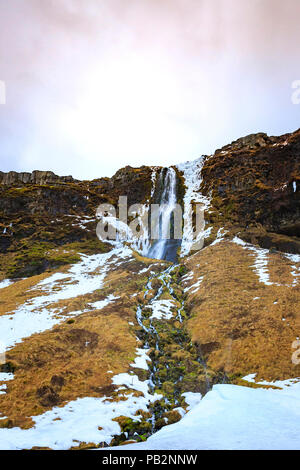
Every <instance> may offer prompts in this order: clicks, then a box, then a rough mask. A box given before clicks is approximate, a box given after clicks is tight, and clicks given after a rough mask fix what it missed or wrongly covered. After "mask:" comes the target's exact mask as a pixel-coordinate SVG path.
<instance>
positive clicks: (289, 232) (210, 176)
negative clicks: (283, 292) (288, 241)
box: [201, 130, 300, 252]
mask: <svg viewBox="0 0 300 470" xmlns="http://www.w3.org/2000/svg"><path fill="white" fill-rule="evenodd" d="M202 178H203V184H202V188H201V189H202V192H203V193H204V194H205V195H210V196H211V210H210V212H209V213H208V214H207V215H206V220H207V222H208V223H211V224H214V225H219V226H221V225H223V226H224V225H226V224H233V225H235V226H238V227H241V228H242V229H243V231H245V229H248V228H250V227H252V228H256V229H257V228H258V227H260V228H262V230H263V232H262V233H264V232H268V233H276V234H282V235H285V236H289V237H296V238H298V237H299V236H300V222H299V220H300V190H299V189H300V130H298V131H296V132H294V133H292V134H286V135H283V136H281V137H268V136H267V135H266V134H253V135H250V136H248V137H244V138H242V139H239V140H237V141H235V142H233V143H232V144H230V145H227V146H226V147H223V148H222V149H220V150H217V151H216V152H215V154H214V156H212V157H209V158H207V159H206V161H205V164H204V167H203V171H202ZM259 238H261V237H258V238H257V239H258V240H259ZM277 240H278V237H277ZM277 246H278V244H276V243H275V248H276V247H277ZM296 252H298V251H297V250H296Z"/></svg>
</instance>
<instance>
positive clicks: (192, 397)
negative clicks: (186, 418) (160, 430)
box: [182, 392, 202, 411]
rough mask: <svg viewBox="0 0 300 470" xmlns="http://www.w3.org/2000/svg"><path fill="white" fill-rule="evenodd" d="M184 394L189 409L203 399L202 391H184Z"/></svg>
mask: <svg viewBox="0 0 300 470" xmlns="http://www.w3.org/2000/svg"><path fill="white" fill-rule="evenodd" d="M182 396H183V397H184V399H185V401H186V403H187V404H188V407H187V410H188V411H191V409H192V408H194V406H196V405H198V404H199V403H200V401H201V399H202V395H201V393H193V392H186V393H183V394H182Z"/></svg>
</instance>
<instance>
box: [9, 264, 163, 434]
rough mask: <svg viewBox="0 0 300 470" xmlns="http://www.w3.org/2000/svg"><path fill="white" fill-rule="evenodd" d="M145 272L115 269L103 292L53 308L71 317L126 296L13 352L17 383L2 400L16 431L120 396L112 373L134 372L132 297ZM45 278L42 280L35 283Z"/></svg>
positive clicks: (132, 266) (138, 266) (132, 267)
mask: <svg viewBox="0 0 300 470" xmlns="http://www.w3.org/2000/svg"><path fill="white" fill-rule="evenodd" d="M144 267H145V265H144V264H143V263H141V262H137V261H135V260H131V261H128V262H126V263H124V264H122V265H121V266H120V267H117V268H115V269H112V270H111V272H110V273H109V274H108V276H107V278H106V282H105V284H104V287H103V289H100V290H97V291H95V292H93V293H91V294H87V295H86V296H80V297H77V298H73V299H68V300H65V301H60V302H59V303H57V304H55V305H51V306H49V308H53V307H57V308H62V307H64V311H63V313H66V312H71V311H74V310H84V309H85V308H88V306H89V303H91V302H95V301H97V300H102V299H103V298H105V297H106V296H107V295H108V294H109V293H113V294H114V295H115V296H118V297H120V298H119V299H118V300H115V301H114V302H113V303H111V304H109V305H108V306H106V307H105V308H103V309H102V310H96V309H95V310H92V311H90V312H87V313H83V314H81V315H79V316H77V317H75V318H73V320H71V322H70V321H69V322H68V321H66V322H64V323H63V324H60V325H58V326H56V327H54V328H53V329H52V330H49V331H45V332H43V333H39V334H35V335H33V336H31V337H29V338H27V339H25V340H24V341H23V342H22V343H20V344H18V345H16V346H15V347H14V348H13V349H11V350H10V351H9V352H8V353H7V361H9V362H11V363H12V364H13V365H14V366H15V367H16V370H15V378H14V380H12V381H11V382H8V383H7V393H6V394H5V395H1V396H0V409H1V413H2V414H3V415H5V416H7V417H8V419H9V420H10V421H11V423H12V424H13V425H14V426H21V427H25V428H26V427H30V426H32V424H33V422H32V419H31V418H29V417H30V416H35V415H38V414H41V413H43V412H45V411H46V410H48V409H51V408H52V407H53V406H63V405H64V404H65V403H67V402H69V401H71V400H75V399H76V398H79V397H85V396H96V397H99V396H111V395H112V394H114V387H113V386H112V384H111V377H112V374H108V373H107V372H108V371H110V370H111V371H113V374H118V373H121V372H126V371H128V369H129V366H130V363H131V362H132V361H133V360H134V357H135V354H136V347H137V341H136V333H135V327H134V326H130V325H129V322H133V323H134V324H135V325H136V327H137V323H136V317H135V310H136V305H137V297H133V296H132V295H133V293H136V292H140V291H141V290H142V288H143V287H144V285H145V283H146V281H147V276H146V277H145V274H143V275H138V274H137V273H139V271H140V270H142V269H143V268H144ZM154 269H160V268H159V266H158V267H156V268H155V267H154ZM43 276H45V275H42V276H36V277H35V278H36V279H35V282H36V281H37V280H39V279H42V278H43ZM27 281H28V282H29V280H27ZM21 282H24V281H21ZM31 282H32V283H33V282H34V279H31ZM32 285H33V284H30V286H32ZM11 287H12V289H10V292H11V293H12V295H14V296H16V295H17V292H18V293H19V294H21V289H20V291H19V290H18V291H17V292H16V287H17V286H16V285H14V286H11ZM28 287H29V284H28ZM18 289H19V287H18ZM6 296H7V297H8V294H6ZM26 298H27V295H26ZM7 302H8V299H7ZM115 399H116V400H118V398H117V397H116V398H115Z"/></svg>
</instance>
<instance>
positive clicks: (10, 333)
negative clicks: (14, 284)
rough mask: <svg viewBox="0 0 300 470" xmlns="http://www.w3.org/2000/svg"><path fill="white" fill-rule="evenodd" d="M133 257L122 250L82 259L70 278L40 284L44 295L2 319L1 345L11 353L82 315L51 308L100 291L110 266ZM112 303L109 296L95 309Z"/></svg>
mask: <svg viewBox="0 0 300 470" xmlns="http://www.w3.org/2000/svg"><path fill="white" fill-rule="evenodd" d="M131 253H132V252H131V250H130V249H129V248H127V247H119V248H115V249H113V250H112V251H110V252H109V253H104V254H98V255H92V256H85V255H82V260H81V262H79V263H77V264H75V265H73V266H72V267H71V268H70V270H69V271H68V273H67V274H61V273H55V274H53V275H52V276H50V277H48V278H47V279H44V280H43V281H41V282H39V283H38V284H37V285H36V286H34V288H33V289H39V290H40V291H41V295H39V296H37V297H33V298H31V299H30V300H28V301H26V302H25V303H24V304H23V305H21V306H19V307H18V308H17V309H16V310H15V312H10V313H9V314H7V315H2V316H0V342H2V343H3V344H4V345H5V347H6V349H9V348H11V347H13V346H14V345H15V344H16V343H18V342H20V341H22V340H23V339H24V338H26V337H28V336H31V335H33V334H34V333H40V332H42V331H45V330H48V329H51V328H52V327H53V326H54V325H56V324H58V323H60V322H62V321H64V320H66V319H67V318H69V317H72V316H76V315H80V314H82V313H83V311H75V312H71V313H68V314H67V315H64V314H63V311H62V310H59V309H57V308H49V305H51V304H54V303H55V302H57V301H59V300H63V299H70V298H73V297H74V298H75V297H77V296H79V295H84V294H87V293H90V292H93V291H95V290H97V289H100V288H101V287H102V286H103V281H104V279H105V276H106V274H107V272H108V270H109V268H110V267H111V265H112V264H114V263H115V262H116V261H119V260H120V259H124V258H125V259H126V258H128V257H130V256H131ZM112 300H113V298H112V297H111V296H109V297H108V298H107V299H106V300H104V301H101V302H96V303H94V304H93V306H94V307H95V308H103V307H104V306H105V305H107V304H108V303H109V302H111V301H112ZM47 307H48V308H47Z"/></svg>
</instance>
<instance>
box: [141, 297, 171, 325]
mask: <svg viewBox="0 0 300 470" xmlns="http://www.w3.org/2000/svg"><path fill="white" fill-rule="evenodd" d="M172 307H173V308H174V307H175V305H174V302H173V300H154V301H153V302H152V303H151V304H149V305H148V308H151V309H152V311H153V313H152V315H151V317H150V319H154V318H156V319H157V320H170V319H171V318H172V317H173V313H172V311H171V308H172Z"/></svg>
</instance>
